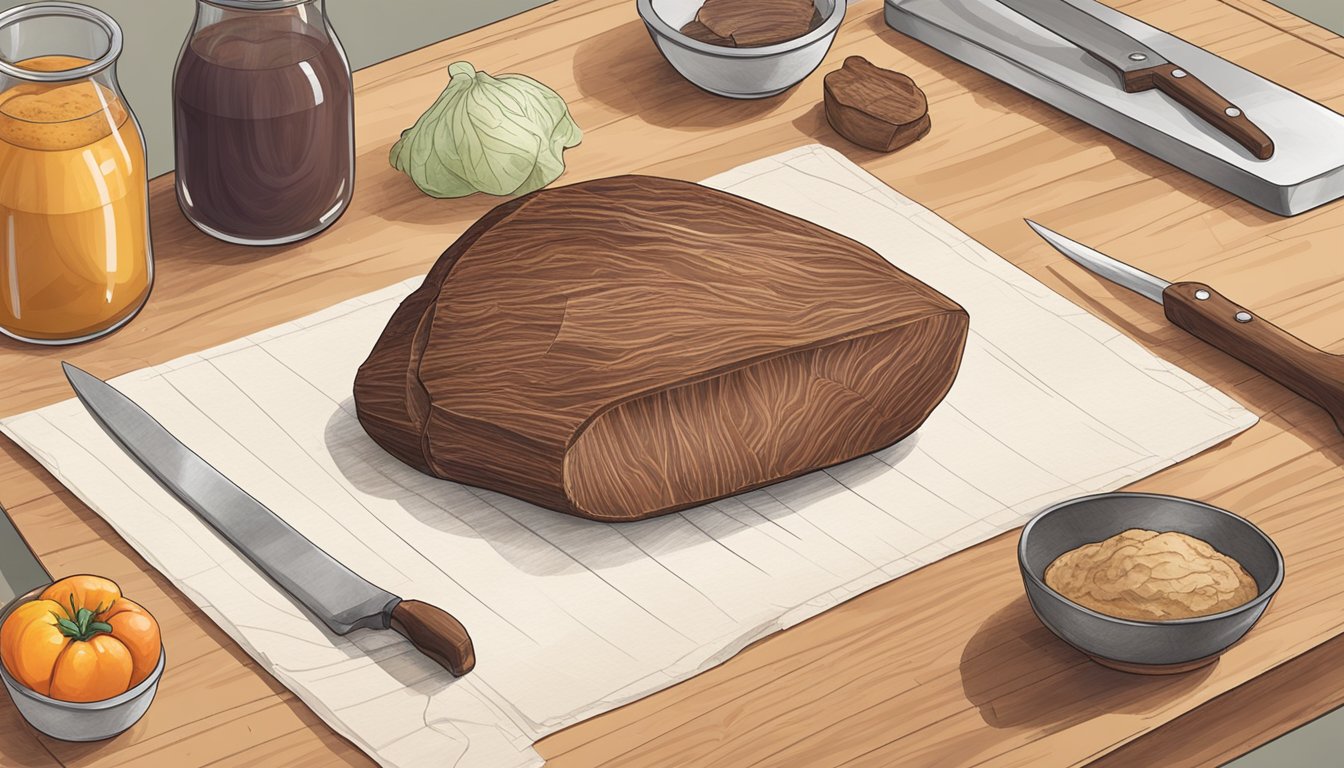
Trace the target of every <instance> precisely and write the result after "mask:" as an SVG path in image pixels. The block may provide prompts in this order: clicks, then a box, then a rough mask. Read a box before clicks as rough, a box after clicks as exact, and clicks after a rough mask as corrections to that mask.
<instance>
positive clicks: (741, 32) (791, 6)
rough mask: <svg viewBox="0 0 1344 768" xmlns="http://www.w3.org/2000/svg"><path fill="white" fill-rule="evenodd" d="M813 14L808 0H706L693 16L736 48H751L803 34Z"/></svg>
mask: <svg viewBox="0 0 1344 768" xmlns="http://www.w3.org/2000/svg"><path fill="white" fill-rule="evenodd" d="M815 13H816V7H815V6H814V5H813V4H812V2H811V0H705V4H704V5H702V6H700V10H699V12H698V13H696V15H695V19H696V21H699V22H700V23H701V24H703V25H704V26H705V28H706V29H708V30H709V31H710V32H711V33H713V34H715V35H718V36H719V37H724V38H728V39H731V40H732V41H733V44H734V45H736V46H737V47H738V48H754V47H758V46H762V45H774V44H775V43H782V42H784V41H786V40H792V39H794V38H797V37H802V36H803V35H805V34H807V33H808V30H809V28H810V27H809V25H810V24H811V22H812V17H813V15H814V14H815Z"/></svg>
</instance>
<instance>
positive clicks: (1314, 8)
mask: <svg viewBox="0 0 1344 768" xmlns="http://www.w3.org/2000/svg"><path fill="white" fill-rule="evenodd" d="M1272 2H1273V3H1274V4H1275V5H1279V6H1282V7H1284V8H1287V9H1288V10H1290V11H1292V12H1293V13H1296V14H1297V15H1298V16H1301V17H1302V18H1304V19H1308V20H1310V21H1314V22H1316V23H1317V24H1320V25H1321V26H1322V27H1325V28H1326V29H1332V30H1334V31H1335V32H1336V33H1338V34H1341V35H1344V2H1341V0H1272Z"/></svg>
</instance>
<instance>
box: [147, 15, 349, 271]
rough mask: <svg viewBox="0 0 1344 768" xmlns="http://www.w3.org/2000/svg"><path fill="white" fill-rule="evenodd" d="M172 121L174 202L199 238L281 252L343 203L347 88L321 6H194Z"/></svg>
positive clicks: (326, 221) (340, 54) (344, 66)
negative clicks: (276, 247)
mask: <svg viewBox="0 0 1344 768" xmlns="http://www.w3.org/2000/svg"><path fill="white" fill-rule="evenodd" d="M173 120H174V129H175V133H176V144H177V200H178V204H179V205H180V206H181V207H182V212H183V213H185V214H186V216H187V218H188V219H190V220H191V222H192V223H193V224H195V225H196V226H197V227H198V228H200V229H201V230H202V231H204V232H206V233H207V234H210V235H213V236H214V237H217V238H219V239H221V240H226V241H229V242H233V243H242V244H245V245H278V244H281V243H289V242H293V241H295V240H301V239H303V238H305V237H309V236H311V235H314V234H317V233H318V232H321V231H322V230H324V229H326V228H327V227H329V226H331V224H332V222H334V221H335V220H336V219H337V218H338V217H339V216H340V215H341V213H343V212H344V211H345V208H346V206H347V205H348V204H349V203H350V197H351V194H352V193H353V188H354V181H355V143H354V94H353V85H352V81H351V77H350V64H349V62H348V61H347V60H346V58H345V51H344V50H343V49H342V48H341V44H340V41H339V40H337V39H336V33H335V32H334V31H333V30H332V28H331V25H330V24H329V23H328V22H327V16H326V8H325V0H197V3H196V21H195V24H194V26H193V28H192V31H191V35H190V36H189V37H188V38H187V42H186V45H184V46H183V47H182V53H181V56H180V57H179V58H178V62H177V71H176V72H175V74H174V77H173Z"/></svg>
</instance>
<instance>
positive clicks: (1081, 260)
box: [1026, 219, 1344, 432]
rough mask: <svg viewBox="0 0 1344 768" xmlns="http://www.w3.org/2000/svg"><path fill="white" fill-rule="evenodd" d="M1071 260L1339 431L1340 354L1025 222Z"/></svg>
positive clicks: (1343, 399)
mask: <svg viewBox="0 0 1344 768" xmlns="http://www.w3.org/2000/svg"><path fill="white" fill-rule="evenodd" d="M1026 222H1027V225H1028V226H1030V227H1031V228H1032V230H1033V231H1035V232H1036V234H1038V235H1040V236H1041V237H1042V238H1044V239H1045V241H1046V242H1047V243H1049V244H1050V245H1051V246H1053V247H1054V248H1055V250H1057V251H1059V252H1060V253H1062V254H1064V255H1065V256H1067V257H1068V258H1069V259H1070V260H1071V261H1073V262H1074V263H1076V264H1078V265H1080V266H1082V267H1083V268H1085V269H1087V270H1089V271H1091V272H1093V273H1095V274H1097V275H1100V276H1101V277H1104V278H1106V279H1107V280H1110V281H1111V282H1114V283H1116V284H1117V285H1121V286H1123V287H1125V288H1128V289H1129V290H1131V291H1134V292H1136V293H1138V294H1140V295H1142V296H1144V297H1146V298H1149V299H1152V300H1153V301H1156V302H1157V303H1158V304H1161V305H1162V310H1163V312H1164V314H1165V315H1166V317H1167V319H1168V320H1170V321H1171V323H1172V324H1173V325H1175V326H1176V327H1178V328H1181V329H1182V330H1184V331H1186V332H1187V333H1189V334H1191V335H1192V336H1194V337H1196V338H1198V339H1200V340H1201V341H1205V342H1207V343H1209V344H1212V345H1213V346H1215V347H1217V348H1218V349H1220V350H1222V351H1223V352H1224V353H1226V354H1228V355H1230V356H1231V357H1234V358H1236V359H1237V360H1240V361H1242V362H1243V363H1246V364H1247V365H1249V366H1251V367H1252V368H1254V369H1256V370H1258V371H1260V372H1261V373H1263V374H1265V375H1266V376H1268V377H1269V378H1271V379H1273V380H1274V381H1277V382H1278V383H1280V384H1282V385H1283V386H1285V387H1287V388H1289V389H1291V390H1292V391H1294V392H1296V393H1297V394H1299V395H1301V396H1302V397H1304V398H1306V399H1308V400H1310V401H1312V402H1314V403H1316V404H1317V405H1319V406H1321V407H1322V408H1324V409H1325V411H1326V412H1327V413H1329V414H1330V417H1331V418H1332V419H1334V421H1335V426H1336V427H1337V428H1338V429H1339V431H1340V432H1344V356H1341V355H1334V354H1331V353H1329V352H1326V351H1324V350H1321V349H1318V348H1316V347H1314V346H1312V345H1310V344H1308V343H1306V342H1305V341H1302V340H1301V339H1299V338H1297V337H1296V336H1294V335H1292V334H1291V333H1288V332H1287V331H1285V330H1283V329H1282V328H1280V327H1278V326H1276V325H1274V324H1273V323H1271V322H1269V321H1268V320H1265V319H1264V318H1262V317H1260V316H1258V315H1256V314H1255V313H1254V312H1251V311H1250V310H1248V309H1246V308H1245V307H1242V306H1240V305H1238V304H1235V303H1233V302H1232V301H1230V300H1228V299H1227V298H1226V297H1224V296H1223V295H1222V294H1220V293H1218V292H1217V291H1215V290H1214V289H1212V288H1210V287H1209V286H1207V285H1205V284H1203V283H1197V282H1181V283H1171V282H1168V281H1166V280H1163V279H1161V278H1158V277H1154V276H1153V275H1150V274H1148V273H1147V272H1144V271H1143V270H1141V269H1138V268H1136V267H1133V266H1130V265H1129V264H1126V263H1124V262H1123V261H1120V260H1119V259H1115V258H1112V257H1110V256H1107V255H1106V254H1104V253H1101V252H1100V251H1097V250H1095V249H1093V248H1089V247H1087V246H1086V245H1083V244H1082V243H1079V242H1076V241H1074V240H1070V239H1069V238H1067V237H1065V236H1063V235H1061V234H1059V233H1058V232H1054V231H1051V230H1049V229H1047V228H1045V227H1043V226H1041V225H1040V224H1037V223H1036V222H1034V221H1032V220H1031V219H1027V220H1026Z"/></svg>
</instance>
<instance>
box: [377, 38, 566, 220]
mask: <svg viewBox="0 0 1344 768" xmlns="http://www.w3.org/2000/svg"><path fill="white" fill-rule="evenodd" d="M448 73H449V75H451V79H450V80H449V82H448V85H447V87H445V88H444V89H443V93H442V94H440V95H439V98H438V100H436V101H435V102H434V105H433V106H431V107H430V108H429V110H428V111H426V112H425V113H424V114H423V115H421V116H420V119H419V120H416V121H415V125H413V126H411V127H410V128H408V129H406V130H405V131H403V132H402V134H401V138H400V139H398V140H397V143H396V144H394V145H392V152H391V158H390V159H391V162H392V166H393V167H394V168H396V169H397V170H399V171H401V172H403V173H405V174H406V175H408V176H410V177H411V179H412V180H413V181H414V182H415V184H416V186H418V187H420V189H421V191H423V192H424V193H425V194H427V195H430V196H432V197H440V198H443V197H463V196H465V195H470V194H472V193H473V192H485V193H488V194H491V195H525V194H527V193H528V192H534V191H536V190H538V189H541V188H542V187H544V186H546V185H547V184H550V183H551V182H552V181H555V180H556V179H557V178H559V176H560V174H561V173H563V172H564V170H565V160H564V151H565V150H566V149H568V148H570V147H574V146H577V145H578V143H579V141H580V140H581V139H582V138H583V131H581V130H580V129H579V126H578V125H577V124H575V122H574V119H573V118H571V117H570V115H569V108H568V107H567V106H566V105H565V101H564V99H562V98H560V95H559V94H557V93H556V92H555V91H552V90H551V89H550V88H547V87H546V86H544V85H542V84H541V83H539V82H537V81H536V80H533V79H532V78H530V77H526V76H524V75H499V76H498V77H495V76H491V75H489V74H486V73H485V72H478V71H476V68H475V67H474V66H472V65H471V64H469V63H467V62H465V61H459V62H456V63H454V64H453V65H452V66H450V67H448Z"/></svg>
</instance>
